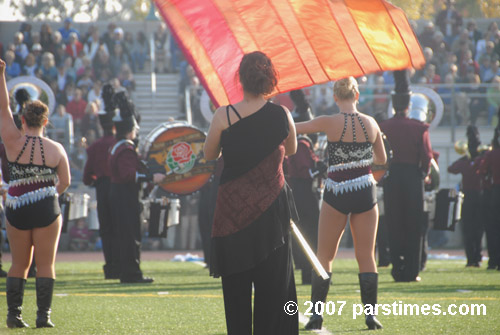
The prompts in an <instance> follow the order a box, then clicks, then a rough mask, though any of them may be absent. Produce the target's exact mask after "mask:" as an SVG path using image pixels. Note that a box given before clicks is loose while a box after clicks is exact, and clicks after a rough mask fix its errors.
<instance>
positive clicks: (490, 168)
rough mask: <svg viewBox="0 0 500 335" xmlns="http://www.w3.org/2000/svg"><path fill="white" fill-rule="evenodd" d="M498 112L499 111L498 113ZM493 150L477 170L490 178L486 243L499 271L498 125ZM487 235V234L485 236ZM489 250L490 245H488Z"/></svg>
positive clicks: (499, 162) (499, 192) (499, 161)
mask: <svg viewBox="0 0 500 335" xmlns="http://www.w3.org/2000/svg"><path fill="white" fill-rule="evenodd" d="M499 114H500V113H499ZM492 146H493V150H491V151H489V152H487V153H486V154H485V156H484V159H483V160H482V161H481V164H480V167H479V172H480V173H481V174H483V175H487V176H489V179H490V180H491V183H492V186H491V203H490V209H491V212H490V219H491V222H490V223H489V228H490V229H489V232H488V233H489V235H490V238H488V244H491V247H492V248H491V252H492V254H489V257H490V259H491V258H492V259H493V260H492V262H491V264H492V268H493V265H496V267H497V269H498V270H499V271H500V126H497V127H496V128H495V135H494V137H493V141H492ZM487 237H488V236H487ZM488 247H489V248H488V250H490V246H488Z"/></svg>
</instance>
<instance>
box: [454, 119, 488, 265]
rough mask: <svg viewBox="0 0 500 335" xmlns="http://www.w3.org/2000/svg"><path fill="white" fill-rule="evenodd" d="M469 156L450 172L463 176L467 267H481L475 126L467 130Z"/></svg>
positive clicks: (476, 135)
mask: <svg viewBox="0 0 500 335" xmlns="http://www.w3.org/2000/svg"><path fill="white" fill-rule="evenodd" d="M467 137H468V148H469V155H464V156H462V157H461V158H459V159H458V160H456V161H455V162H454V163H453V164H451V165H450V166H449V167H448V172H449V173H452V174H461V175H462V185H461V189H462V192H463V193H464V201H463V203H462V224H463V235H464V244H465V255H466V256H467V265H466V266H473V267H479V266H480V265H481V258H482V256H481V240H482V237H483V231H484V230H483V222H482V221H483V220H482V215H481V193H482V189H481V176H480V175H479V174H477V173H476V167H475V166H474V162H475V161H476V160H477V159H479V157H478V155H479V152H478V150H477V148H478V146H479V145H480V144H481V141H480V140H479V132H478V130H477V128H476V127H475V126H469V127H468V128H467Z"/></svg>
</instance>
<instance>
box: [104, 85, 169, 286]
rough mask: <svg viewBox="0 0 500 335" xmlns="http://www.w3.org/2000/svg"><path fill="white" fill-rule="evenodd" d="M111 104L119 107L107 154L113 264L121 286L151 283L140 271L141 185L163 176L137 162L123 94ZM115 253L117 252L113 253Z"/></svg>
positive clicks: (133, 120)
mask: <svg viewBox="0 0 500 335" xmlns="http://www.w3.org/2000/svg"><path fill="white" fill-rule="evenodd" d="M114 102H115V104H116V106H118V107H119V109H118V110H116V115H115V117H114V118H113V122H114V125H115V129H116V140H117V142H116V144H115V145H114V146H113V147H112V149H111V152H110V155H109V171H110V174H111V186H110V197H111V218H112V234H113V237H112V239H113V254H112V257H113V261H112V262H113V263H114V262H118V264H119V272H118V273H119V278H120V282H121V283H152V282H153V278H148V277H144V276H143V274H142V271H141V269H140V245H141V219H140V211H141V210H140V203H139V188H140V183H141V182H144V181H147V182H154V183H160V182H161V181H162V180H163V179H164V178H165V175H164V174H161V173H155V174H152V173H151V172H150V171H149V170H148V169H147V168H146V167H145V166H144V165H143V164H141V161H140V160H139V156H138V154H137V151H136V144H135V142H134V140H136V137H137V131H138V128H139V127H138V125H137V121H136V117H135V110H134V107H133V105H132V103H131V102H130V101H129V99H128V97H127V96H126V93H125V92H118V93H116V94H115V96H114ZM115 251H118V252H117V253H116V254H115Z"/></svg>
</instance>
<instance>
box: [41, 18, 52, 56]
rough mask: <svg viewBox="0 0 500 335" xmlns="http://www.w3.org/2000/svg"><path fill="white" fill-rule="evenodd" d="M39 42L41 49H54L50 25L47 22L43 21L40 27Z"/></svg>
mask: <svg viewBox="0 0 500 335" xmlns="http://www.w3.org/2000/svg"><path fill="white" fill-rule="evenodd" d="M40 44H41V45H42V48H43V51H50V52H52V53H54V52H55V51H56V48H55V41H54V37H53V34H52V27H51V26H50V25H49V24H48V23H43V24H42V27H41V28H40Z"/></svg>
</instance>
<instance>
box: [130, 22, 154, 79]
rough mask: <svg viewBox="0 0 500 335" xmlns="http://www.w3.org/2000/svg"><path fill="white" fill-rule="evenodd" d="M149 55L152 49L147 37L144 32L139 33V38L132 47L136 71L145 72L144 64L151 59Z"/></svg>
mask: <svg viewBox="0 0 500 335" xmlns="http://www.w3.org/2000/svg"><path fill="white" fill-rule="evenodd" d="M149 53H150V48H149V42H148V40H147V38H146V35H145V34H144V32H143V31H138V32H137V38H136V39H135V41H134V45H133V46H132V58H133V60H134V63H135V65H136V70H138V71H143V70H144V63H145V62H146V60H147V59H149Z"/></svg>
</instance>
